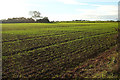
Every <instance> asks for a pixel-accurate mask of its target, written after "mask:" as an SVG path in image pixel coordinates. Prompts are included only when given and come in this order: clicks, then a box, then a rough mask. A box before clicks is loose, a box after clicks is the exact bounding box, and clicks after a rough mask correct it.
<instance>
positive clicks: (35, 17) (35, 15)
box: [29, 11, 42, 20]
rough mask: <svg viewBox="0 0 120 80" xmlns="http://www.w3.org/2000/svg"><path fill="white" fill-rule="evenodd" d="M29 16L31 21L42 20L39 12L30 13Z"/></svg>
mask: <svg viewBox="0 0 120 80" xmlns="http://www.w3.org/2000/svg"><path fill="white" fill-rule="evenodd" d="M29 14H30V15H31V16H32V18H33V19H35V20H37V18H42V17H41V16H40V15H41V13H40V12H39V11H30V12H29Z"/></svg>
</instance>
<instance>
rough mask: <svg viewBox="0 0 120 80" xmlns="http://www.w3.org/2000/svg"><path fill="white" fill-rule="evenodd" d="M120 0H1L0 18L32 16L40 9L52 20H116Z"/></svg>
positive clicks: (42, 14) (42, 13)
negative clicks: (32, 13) (30, 13)
mask: <svg viewBox="0 0 120 80" xmlns="http://www.w3.org/2000/svg"><path fill="white" fill-rule="evenodd" d="M118 1H119V0H0V10H1V11H0V19H7V18H13V17H31V16H30V15H29V11H39V12H40V13H41V16H43V17H45V16H46V17H48V18H49V19H50V21H53V20H54V21H62V20H76V19H77V20H81V19H82V20H84V19H87V20H115V19H117V15H118Z"/></svg>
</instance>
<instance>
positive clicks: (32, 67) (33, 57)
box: [3, 35, 116, 77]
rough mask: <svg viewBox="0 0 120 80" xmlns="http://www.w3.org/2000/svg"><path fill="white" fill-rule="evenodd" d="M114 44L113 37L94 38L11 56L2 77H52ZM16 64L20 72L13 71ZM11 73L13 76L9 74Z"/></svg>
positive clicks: (6, 62)
mask: <svg viewBox="0 0 120 80" xmlns="http://www.w3.org/2000/svg"><path fill="white" fill-rule="evenodd" d="M115 44H116V40H115V39H114V35H104V36H94V37H91V38H86V39H83V40H76V41H71V42H68V43H62V44H59V45H56V46H52V47H48V48H43V49H42V48H40V49H35V50H31V51H27V52H24V53H23V55H19V56H18V57H15V56H14V55H13V57H14V59H13V60H12V61H13V62H11V63H10V64H9V65H7V66H9V73H6V72H4V71H5V70H6V69H5V68H3V72H4V73H5V74H4V76H9V75H11V76H16V75H17V73H18V72H19V73H18V74H19V75H21V76H23V77H32V76H35V75H36V76H37V75H38V76H41V77H46V76H48V77H54V76H55V75H60V74H61V73H64V71H66V70H67V69H69V68H72V67H74V66H77V65H79V63H80V62H81V61H83V60H86V59H87V58H90V56H91V57H92V56H93V55H97V54H99V53H100V52H102V51H104V50H106V49H108V48H110V47H111V46H113V45H115ZM21 59H22V60H21ZM8 60H9V59H8ZM8 60H7V61H5V62H4V63H3V66H5V65H6V64H8ZM12 64H13V65H12ZM18 64H19V65H21V66H20V69H21V70H19V68H18V69H15V65H18ZM10 67H11V69H10ZM25 67H26V68H25ZM13 68H14V69H13ZM16 71H18V72H16ZM12 72H13V74H10V73H12ZM15 72H16V73H15ZM50 73H51V74H50ZM19 77H20V76H19Z"/></svg>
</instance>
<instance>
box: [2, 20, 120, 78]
mask: <svg viewBox="0 0 120 80" xmlns="http://www.w3.org/2000/svg"><path fill="white" fill-rule="evenodd" d="M117 26H118V24H117V23H116V22H113V23H112V22H111V23H14V24H12V23H11V24H2V38H3V41H2V51H3V52H2V59H3V78H7V77H10V78H31V77H40V78H53V77H54V78H56V77H61V76H62V75H64V74H65V73H66V72H67V70H71V69H74V68H75V67H76V66H78V65H80V64H82V63H83V62H84V61H86V60H88V59H90V58H93V57H96V56H97V55H99V54H100V53H102V52H104V51H105V50H107V49H110V48H111V47H113V46H115V45H116V37H115V36H116V34H117V31H115V29H114V28H117Z"/></svg>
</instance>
